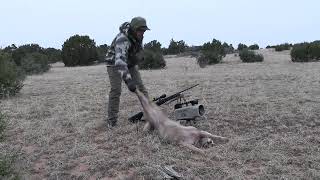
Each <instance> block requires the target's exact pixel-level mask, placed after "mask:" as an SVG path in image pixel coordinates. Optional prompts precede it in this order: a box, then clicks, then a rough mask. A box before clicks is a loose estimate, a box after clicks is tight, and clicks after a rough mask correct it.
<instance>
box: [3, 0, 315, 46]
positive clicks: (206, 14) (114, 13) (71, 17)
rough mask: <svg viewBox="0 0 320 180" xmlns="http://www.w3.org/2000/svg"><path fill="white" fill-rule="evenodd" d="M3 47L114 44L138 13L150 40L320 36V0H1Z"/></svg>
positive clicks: (261, 40)
mask: <svg viewBox="0 0 320 180" xmlns="http://www.w3.org/2000/svg"><path fill="white" fill-rule="evenodd" d="M0 2H1V5H0V15H1V21H0V22H1V23H0V24H1V25H0V47H2V48H4V47H6V46H8V45H10V44H13V43H14V44H16V45H17V46H20V45H22V44H29V43H36V44H39V45H40V46H42V47H45V48H47V47H54V48H58V49H61V47H62V44H63V43H64V41H65V40H66V39H67V38H69V37H70V36H72V35H75V34H79V35H88V36H89V37H90V38H92V39H94V40H95V42H96V44H97V45H101V44H108V45H110V43H111V41H112V39H113V38H114V36H115V35H116V34H117V33H118V28H119V25H120V24H121V23H123V22H125V21H130V20H131V18H133V17H135V16H142V17H145V18H146V19H147V24H148V26H149V28H150V29H151V31H148V32H146V33H145V39H144V43H147V42H149V41H151V40H158V41H159V42H160V43H161V44H162V46H165V47H167V46H168V44H169V42H170V39H171V38H173V39H174V40H177V41H178V40H184V41H185V42H186V43H187V44H188V45H202V44H203V43H205V42H208V41H211V40H212V39H213V38H215V39H218V40H220V41H222V42H227V43H228V44H233V46H234V47H237V45H238V44H239V43H245V44H247V45H251V44H254V43H257V44H259V46H260V47H265V46H267V45H275V44H280V43H284V42H289V43H297V42H302V41H307V42H310V41H314V40H320V10H319V7H320V1H318V0H241V1H237V0H158V1H152V0H113V1H108V0H90V1H89V0H86V1H84V0H51V1H47V0H0Z"/></svg>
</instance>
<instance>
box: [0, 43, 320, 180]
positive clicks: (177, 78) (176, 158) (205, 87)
mask: <svg viewBox="0 0 320 180" xmlns="http://www.w3.org/2000/svg"><path fill="white" fill-rule="evenodd" d="M259 53H262V54H263V56H264V58H265V61H264V62H262V63H252V64H251V63H250V64H246V63H241V61H240V59H239V57H237V56H234V55H233V54H231V55H227V56H226V57H225V58H224V60H223V63H221V64H217V65H214V66H208V67H206V68H200V67H199V66H198V65H197V64H196V60H195V59H194V58H189V57H171V56H170V57H169V58H166V61H167V68H166V69H164V70H144V71H141V74H142V78H143V80H144V82H145V84H146V87H147V88H148V90H149V93H150V95H151V96H153V97H155V96H159V95H161V94H163V93H167V94H170V93H174V92H176V91H179V90H181V89H183V88H185V87H188V86H191V85H193V84H196V83H199V84H200V86H199V87H196V88H194V89H192V90H190V91H189V92H187V93H186V96H190V98H200V102H201V103H203V104H204V105H205V108H206V114H205V118H204V120H202V121H199V122H198V123H196V124H195V126H196V127H197V128H200V129H203V130H206V131H209V132H211V133H213V134H217V135H221V136H226V137H229V138H230V142H229V143H227V144H224V145H216V146H214V147H213V148H210V149H207V150H206V152H207V155H206V156H201V155H199V154H194V153H192V152H190V151H189V150H186V149H183V148H180V147H178V146H176V145H173V144H168V143H167V142H164V141H163V140H162V139H160V138H159V137H158V136H157V134H155V133H150V134H145V133H143V132H142V126H143V124H142V123H139V124H131V123H129V122H128V121H127V118H128V117H129V116H130V115H133V114H134V113H135V112H137V111H140V110H141V107H140V103H139V102H138V99H137V97H135V95H134V94H133V93H130V92H129V91H128V90H127V88H126V87H125V85H123V91H122V96H121V102H120V107H121V111H120V114H119V116H120V117H119V126H118V127H117V128H114V129H107V128H106V127H105V124H104V119H105V117H106V102H107V98H108V91H109V89H110V85H109V80H108V77H107V74H106V67H105V66H104V65H97V66H90V67H73V68H67V67H63V66H62V64H59V63H57V64H55V65H54V66H53V67H52V69H51V70H50V71H49V72H48V73H46V74H43V75H34V76H29V77H28V78H27V79H26V81H25V86H24V87H23V89H22V91H21V93H20V94H19V95H18V96H16V97H13V98H10V99H7V100H4V101H3V102H1V104H0V107H1V111H2V112H4V113H5V114H7V115H8V119H9V122H8V126H7V127H8V128H7V132H6V141H5V142H2V143H1V144H0V149H1V152H3V151H6V152H7V151H17V152H20V153H19V157H18V158H17V161H16V164H15V168H16V169H17V170H19V172H20V173H21V176H22V177H23V178H24V179H45V178H46V179H121V178H132V179H160V177H161V174H160V172H159V171H158V168H159V166H165V165H174V168H175V169H176V170H177V172H179V173H181V174H182V175H183V176H184V177H185V179H255V178H259V179H278V178H286V179H317V178H319V177H320V173H319V172H320V151H319V143H320V138H319V137H320V136H319V135H320V128H319V125H320V121H319V119H320V118H319V116H320V113H319V110H318V109H320V103H319V102H320V96H319V95H320V91H319V86H320V84H319V82H320V77H319V69H320V64H319V63H316V62H312V63H292V62H291V60H290V55H289V51H282V52H274V51H273V50H271V49H267V50H259ZM163 109H164V110H165V111H167V112H168V113H169V116H170V117H172V109H173V105H172V104H171V105H169V106H163Z"/></svg>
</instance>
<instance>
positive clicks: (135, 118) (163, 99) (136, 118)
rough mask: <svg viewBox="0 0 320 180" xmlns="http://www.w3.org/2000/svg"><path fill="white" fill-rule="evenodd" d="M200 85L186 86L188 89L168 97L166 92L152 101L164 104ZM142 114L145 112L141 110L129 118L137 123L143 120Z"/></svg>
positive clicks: (159, 104)
mask: <svg viewBox="0 0 320 180" xmlns="http://www.w3.org/2000/svg"><path fill="white" fill-rule="evenodd" d="M198 85H199V84H195V85H193V86H191V87H188V88H186V89H184V90H182V91H179V92H177V93H175V94H173V95H171V96H168V97H167V95H166V94H163V95H161V96H160V97H157V98H153V100H152V101H153V102H155V103H156V105H158V106H161V105H162V104H164V103H166V102H168V101H170V100H174V99H177V98H180V97H182V93H183V92H185V91H187V90H189V89H191V88H194V87H196V86H198ZM142 116H143V112H139V113H137V114H135V115H133V116H131V117H130V118H129V119H128V120H129V121H130V122H132V123H136V122H137V121H140V120H141V118H142Z"/></svg>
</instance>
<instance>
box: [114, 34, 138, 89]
mask: <svg viewBox="0 0 320 180" xmlns="http://www.w3.org/2000/svg"><path fill="white" fill-rule="evenodd" d="M129 48H130V41H129V39H128V38H127V37H126V36H125V35H123V34H120V35H119V37H117V39H116V41H115V48H114V49H115V66H116V68H117V69H118V71H119V73H120V74H121V77H122V79H123V80H124V82H125V83H126V85H127V86H128V88H129V90H130V91H131V92H134V91H135V90H136V85H135V83H134V81H133V80H132V77H131V75H130V73H129V70H128V64H127V60H128V52H129Z"/></svg>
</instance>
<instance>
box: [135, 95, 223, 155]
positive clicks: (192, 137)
mask: <svg viewBox="0 0 320 180" xmlns="http://www.w3.org/2000/svg"><path fill="white" fill-rule="evenodd" d="M136 94H137V96H138V98H139V100H140V103H141V105H142V107H143V111H144V116H145V119H146V124H145V126H144V130H145V131H146V130H151V129H154V130H156V131H157V132H158V133H159V135H160V136H161V137H162V138H164V139H166V140H168V141H171V142H175V143H177V144H179V145H182V146H184V147H187V148H189V149H191V150H193V151H196V152H200V153H204V152H203V150H201V149H200V148H201V147H204V148H207V147H210V146H212V145H213V144H214V142H227V141H228V138H225V137H221V136H216V135H213V134H211V133H209V132H206V131H201V130H199V129H197V128H195V127H193V126H182V125H181V124H180V123H178V122H176V121H173V120H171V119H169V118H168V117H167V115H166V114H165V113H164V112H163V111H162V110H161V109H160V108H159V106H157V105H156V104H154V103H153V102H151V101H149V99H148V98H146V97H145V96H144V95H143V93H141V92H140V91H139V90H138V89H137V90H136Z"/></svg>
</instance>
